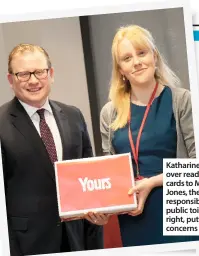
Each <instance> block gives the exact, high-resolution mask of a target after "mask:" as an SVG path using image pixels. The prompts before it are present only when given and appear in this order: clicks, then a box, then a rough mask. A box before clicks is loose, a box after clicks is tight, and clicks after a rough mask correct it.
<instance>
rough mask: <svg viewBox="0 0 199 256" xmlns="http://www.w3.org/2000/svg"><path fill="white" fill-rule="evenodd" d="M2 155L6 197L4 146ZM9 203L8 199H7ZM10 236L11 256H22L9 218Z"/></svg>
mask: <svg viewBox="0 0 199 256" xmlns="http://www.w3.org/2000/svg"><path fill="white" fill-rule="evenodd" d="M1 154H2V166H3V175H4V188H5V195H6V187H7V185H6V184H7V182H6V181H7V175H6V166H7V165H6V154H5V151H4V149H3V146H2V145H1ZM6 201H7V197H6ZM7 223H8V235H9V242H10V255H11V256H22V255H23V254H22V252H21V250H20V247H19V244H18V242H17V239H16V237H15V235H14V232H13V229H12V223H11V221H10V219H9V217H8V222H7Z"/></svg>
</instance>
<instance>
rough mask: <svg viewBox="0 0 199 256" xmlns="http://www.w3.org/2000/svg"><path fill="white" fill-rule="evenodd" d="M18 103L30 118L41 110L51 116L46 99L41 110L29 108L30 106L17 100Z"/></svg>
mask: <svg viewBox="0 0 199 256" xmlns="http://www.w3.org/2000/svg"><path fill="white" fill-rule="evenodd" d="M18 100H19V99H18ZM19 102H20V103H21V105H22V106H23V107H24V109H25V110H26V112H27V114H28V115H29V117H30V118H31V117H32V116H33V115H34V114H35V113H36V111H37V110H38V109H41V108H44V109H45V110H47V111H48V112H49V113H51V114H53V112H52V109H51V106H50V103H49V99H48V98H47V100H46V102H45V103H44V105H43V106H42V107H41V108H36V107H33V106H30V105H28V104H27V103H25V102H23V101H21V100H19Z"/></svg>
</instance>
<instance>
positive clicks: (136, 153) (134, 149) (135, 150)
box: [128, 83, 158, 181]
mask: <svg viewBox="0 0 199 256" xmlns="http://www.w3.org/2000/svg"><path fill="white" fill-rule="evenodd" d="M157 89H158V83H156V86H155V88H154V90H153V92H152V95H151V97H150V99H149V102H148V104H147V107H146V110H145V113H144V117H143V119H142V123H141V126H140V129H139V131H138V136H137V141H136V146H135V145H134V142H133V138H132V131H131V126H130V124H131V107H130V111H129V116H128V137H129V142H130V146H131V151H132V153H133V157H134V160H135V163H136V174H137V176H136V178H135V180H137V181H139V180H142V179H143V178H144V177H143V176H140V171H139V164H138V158H139V146H140V138H141V135H142V131H143V128H144V125H145V122H146V119H147V116H148V113H149V110H150V107H151V104H152V103H153V101H154V99H155V95H156V92H157Z"/></svg>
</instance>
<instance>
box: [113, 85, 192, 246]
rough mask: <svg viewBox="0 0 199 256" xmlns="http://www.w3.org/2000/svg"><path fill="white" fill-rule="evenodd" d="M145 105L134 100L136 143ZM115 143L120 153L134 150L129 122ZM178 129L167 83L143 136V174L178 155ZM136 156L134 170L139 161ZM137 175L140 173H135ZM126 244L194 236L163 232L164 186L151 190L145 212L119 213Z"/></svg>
mask: <svg viewBox="0 0 199 256" xmlns="http://www.w3.org/2000/svg"><path fill="white" fill-rule="evenodd" d="M145 109H146V107H145V106H138V105H135V104H133V103H132V104H131V115H132V116H131V130H132V137H133V141H134V144H136V140H137V134H138V130H139V128H140V125H141V122H142V119H143V115H144V112H145ZM112 143H113V147H114V149H115V152H116V153H117V154H121V153H127V152H131V147H130V143H129V139H128V126H125V127H124V128H122V129H119V130H117V131H116V132H115V133H114V137H113V141H112ZM176 148H177V133H176V122H175V118H174V114H173V108H172V94H171V89H170V88H169V87H165V88H164V89H163V91H162V92H161V94H160V95H159V97H157V98H155V100H154V101H153V104H152V105H151V108H150V111H149V114H148V117H147V120H146V122H145V126H144V129H143V132H142V136H141V139H140V147H139V169H140V175H142V176H144V177H151V176H155V175H158V174H161V173H162V172H163V158H176ZM131 156H132V163H133V167H134V170H136V165H135V161H134V159H133V155H132V153H131ZM134 175H135V176H136V173H134ZM119 224H120V230H121V236H122V242H123V246H137V245H150V244H161V243H172V242H183V241H190V240H192V238H191V237H183V236H178V237H177V236H176V237H174V236H163V189H162V187H158V188H154V189H153V190H152V191H151V193H150V194H149V196H148V198H147V200H146V202H145V206H144V211H143V213H142V214H141V215H138V216H130V215H127V214H124V215H119Z"/></svg>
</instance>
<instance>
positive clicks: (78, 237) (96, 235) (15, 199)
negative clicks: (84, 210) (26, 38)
mask: <svg viewBox="0 0 199 256" xmlns="http://www.w3.org/2000/svg"><path fill="white" fill-rule="evenodd" d="M53 77H54V70H53V68H52V66H51V62H50V58H49V56H48V54H47V52H46V51H45V50H44V49H43V48H41V47H39V46H36V45H29V44H21V45H18V46H16V47H15V48H14V49H13V51H12V52H11V53H10V55H9V62H8V80H9V83H10V86H11V88H12V89H13V91H14V94H15V97H14V99H12V100H11V101H10V102H8V103H6V104H4V105H3V106H1V108H0V140H1V147H2V159H3V170H4V182H5V193H6V204H7V217H8V229H9V239H10V249H11V256H20V255H32V254H34V255H36V254H45V253H56V252H67V251H80V250H91V249H98V248H103V232H102V227H101V226H98V225H95V224H98V223H95V222H94V220H93V222H90V221H88V220H87V219H83V220H75V221H68V222H61V220H60V218H59V215H58V205H57V195H56V184H55V174H54V166H53V163H54V161H57V160H67V159H78V158H85V157H91V156H92V148H91V144H90V140H89V135H88V132H87V128H86V124H85V121H84V118H83V115H82V113H81V112H80V110H79V109H77V108H76V107H73V106H67V105H65V104H62V103H59V102H55V101H52V100H49V99H48V96H49V93H50V88H51V84H52V82H53ZM66 189H67V187H66ZM80 200H81V199H80ZM96 221H97V220H96ZM99 224H100V223H99Z"/></svg>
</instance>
